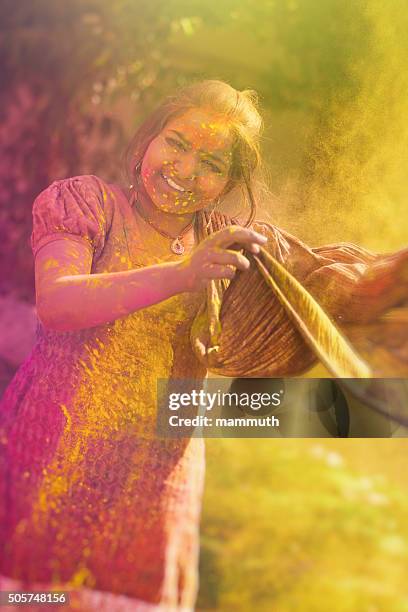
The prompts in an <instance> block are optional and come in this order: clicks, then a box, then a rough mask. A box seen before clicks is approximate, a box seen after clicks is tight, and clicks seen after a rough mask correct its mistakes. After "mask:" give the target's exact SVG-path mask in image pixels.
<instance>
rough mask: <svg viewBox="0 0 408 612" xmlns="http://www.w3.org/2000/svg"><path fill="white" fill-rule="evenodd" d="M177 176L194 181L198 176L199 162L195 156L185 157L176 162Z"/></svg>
mask: <svg viewBox="0 0 408 612" xmlns="http://www.w3.org/2000/svg"><path fill="white" fill-rule="evenodd" d="M175 169H176V173H177V176H178V177H179V178H180V179H184V180H193V179H194V178H195V177H196V176H197V170H198V169H197V160H196V158H195V155H183V156H182V157H180V158H179V159H177V160H176V163H175Z"/></svg>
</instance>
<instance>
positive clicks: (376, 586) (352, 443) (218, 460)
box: [198, 439, 408, 612]
mask: <svg viewBox="0 0 408 612" xmlns="http://www.w3.org/2000/svg"><path fill="white" fill-rule="evenodd" d="M206 446H207V481H206V491H205V498H204V508H203V518H202V535H201V546H202V549H201V560H200V566H201V567H200V581H201V585H200V594H199V601H198V609H202V610H223V611H226V610H236V611H240V610H242V611H244V610H245V611H247V610H259V611H270V610H273V611H275V610H276V611H279V612H289V611H290V612H292V611H295V610H296V611H297V610H302V611H312V612H315V611H316V612H326V611H327V610H328V609H330V610H331V612H354V611H355V612H365V611H366V612H380V611H381V612H382V611H384V612H385V611H387V612H394V611H395V612H404V611H407V610H408V583H407V580H406V578H407V565H408V524H407V516H408V496H407V486H408V474H407V471H406V469H405V463H406V449H407V442H406V440H380V439H371V440H362V439H354V440H334V439H333V440H332V439H329V440H326V439H325V440H313V439H297V440H288V439H285V440H276V439H275V440H259V439H258V440H254V439H252V440H251V439H248V440H238V439H218V440H207V441H206Z"/></svg>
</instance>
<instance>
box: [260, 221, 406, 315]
mask: <svg viewBox="0 0 408 612" xmlns="http://www.w3.org/2000/svg"><path fill="white" fill-rule="evenodd" d="M254 229H256V230H257V231H259V232H260V233H263V234H265V235H266V236H268V239H269V240H268V243H267V245H266V247H265V248H267V250H268V251H269V252H270V253H271V254H272V255H273V256H274V257H275V258H276V259H277V260H278V261H279V262H280V263H282V264H283V265H284V266H285V268H286V269H287V270H288V271H289V272H291V274H293V276H295V278H297V279H298V280H299V281H300V282H301V283H302V285H303V286H304V287H305V288H306V289H307V290H308V291H309V292H310V293H311V294H312V295H313V296H314V297H315V299H316V300H317V301H318V302H319V303H320V305H321V306H322V307H323V308H324V309H325V310H326V312H328V313H329V314H330V315H331V316H332V317H334V318H335V319H337V320H338V321H339V323H368V322H370V321H374V320H376V319H377V318H378V317H379V316H381V315H382V314H383V313H385V312H386V311H387V310H389V309H390V308H393V307H396V306H399V305H400V304H402V303H404V302H406V301H407V299H408V248H405V249H402V250H400V251H397V252H395V253H391V254H376V253H372V252H370V251H368V250H366V249H364V248H362V247H359V246H356V245H353V244H348V243H340V244H330V245H326V246H321V247H317V248H310V247H309V246H307V245H306V244H305V243H304V242H302V241H301V240H299V239H298V238H295V237H294V236H292V235H291V234H289V233H288V232H286V231H284V230H281V229H279V228H277V227H275V226H273V225H271V224H270V223H267V222H264V221H259V222H256V223H254Z"/></svg>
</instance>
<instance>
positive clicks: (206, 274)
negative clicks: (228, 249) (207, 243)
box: [203, 263, 235, 280]
mask: <svg viewBox="0 0 408 612" xmlns="http://www.w3.org/2000/svg"><path fill="white" fill-rule="evenodd" d="M234 275H235V268H232V267H231V266H224V265H220V264H215V263H213V264H207V265H205V266H204V268H203V278H204V279H206V280H211V279H216V278H229V279H232V278H234Z"/></svg>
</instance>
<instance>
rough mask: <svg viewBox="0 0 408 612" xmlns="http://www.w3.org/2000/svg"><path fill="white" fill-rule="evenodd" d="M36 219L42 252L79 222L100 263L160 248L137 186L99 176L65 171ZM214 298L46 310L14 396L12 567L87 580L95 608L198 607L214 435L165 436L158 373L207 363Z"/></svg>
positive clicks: (0, 508) (81, 584)
mask: <svg viewBox="0 0 408 612" xmlns="http://www.w3.org/2000/svg"><path fill="white" fill-rule="evenodd" d="M33 222H34V226H33V234H32V247H33V252H34V253H36V252H38V250H39V249H40V248H41V247H42V246H43V245H45V244H46V243H48V242H50V241H52V240H55V239H60V238H63V237H66V236H69V237H72V236H73V237H74V239H77V240H81V241H86V243H87V244H89V246H90V248H92V252H93V263H92V271H93V272H113V271H117V270H127V269H130V268H132V267H136V266H140V265H145V263H146V262H147V258H148V253H147V252H146V251H145V250H144V249H143V244H142V242H141V240H140V236H138V232H137V227H136V225H135V219H134V216H133V213H132V210H131V208H130V206H129V204H128V202H127V200H126V198H125V197H124V195H123V194H122V193H121V192H120V190H119V189H117V188H114V187H111V186H109V185H107V184H105V183H104V182H103V181H101V180H100V179H98V178H97V177H93V176H85V177H75V178H72V179H67V180H63V181H57V182H56V183H53V184H52V185H51V186H50V187H48V189H46V190H45V191H44V192H42V193H41V194H40V195H39V196H38V198H37V199H36V201H35V203H34V208H33ZM124 230H125V231H124ZM125 232H126V233H125ZM126 235H127V236H128V237H129V240H130V242H127V241H126ZM174 257H176V256H174ZM201 301H202V296H201V295H199V294H181V295H177V296H174V297H173V298H170V299H169V300H166V301H165V302H162V303H160V304H157V305H155V306H152V307H150V308H148V309H145V310H143V311H139V312H136V313H133V314H132V315H129V316H127V317H123V318H121V319H118V320H116V321H114V322H112V323H110V324H106V325H103V326H100V327H95V328H91V329H86V330H81V331H75V332H55V331H51V330H47V329H45V328H44V327H43V326H42V325H41V323H40V322H39V323H38V329H37V342H36V344H35V346H34V348H33V351H32V353H31V355H30V356H29V357H28V358H27V359H26V361H25V362H24V363H23V364H22V366H21V367H20V369H19V370H18V372H17V373H16V375H15V377H14V379H13V380H12V382H11V384H10V386H9V387H8V389H7V390H6V392H5V394H4V396H3V398H2V401H1V403H0V487H1V491H0V542H1V546H2V550H1V553H2V554H1V561H0V563H1V565H0V574H3V575H4V576H5V577H6V578H8V579H14V580H23V581H25V583H26V584H28V585H29V584H36V583H43V584H48V585H50V586H52V585H53V584H61V583H62V584H64V585H66V586H67V588H69V589H76V590H77V591H78V593H79V596H80V597H81V596H82V595H81V593H82V594H83V597H84V599H83V602H82V603H83V607H81V606H80V607H79V609H81V610H88V609H89V610H91V609H92V610H94V609H95V610H100V609H108V608H109V609H111V610H118V611H119V610H138V609H139V608H138V607H137V606H139V605H141V604H140V602H144V604H145V605H146V606H147V605H152V606H164V608H163V609H166V610H168V609H174V610H189V609H192V608H193V607H194V602H195V598H196V594H197V586H198V579H197V574H198V567H197V566H198V551H199V531H198V526H199V518H200V508H201V497H202V488H203V476H204V443H203V440H200V439H197V438H193V439H180V440H175V439H172V440H170V439H167V440H166V439H159V438H157V436H156V434H155V425H156V400H157V398H156V380H157V378H158V377H161V378H169V377H173V378H184V377H185V378H187V377H191V378H197V380H202V379H203V377H204V376H205V374H206V371H205V368H204V367H203V366H202V365H200V364H199V363H198V361H197V360H196V358H195V357H194V354H193V352H192V349H191V346H190V340H189V330H190V326H191V323H192V320H193V319H194V316H195V314H196V311H197V309H198V306H199V304H200V303H201ZM81 589H83V591H82V590H81ZM104 593H105V594H106V606H105V608H102V607H101V606H102V602H103V599H104V595H103V594H104ZM117 596H123V597H125V600H124V601H125V603H123V601H122V602H121V603H120V602H119V601H118V600H117V599H115V597H117ZM84 602H85V603H84ZM115 602H116V603H115ZM85 604H86V605H85ZM122 604H123V605H124V606H125V607H123V606H122ZM110 606H113V607H110ZM126 606H127V607H126ZM53 609H54V608H53ZM64 609H66V608H64ZM75 609H78V608H75ZM157 609H162V608H160V607H159V608H157Z"/></svg>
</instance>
